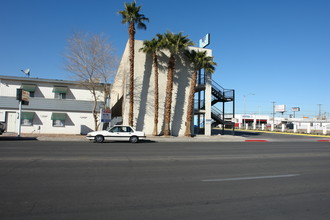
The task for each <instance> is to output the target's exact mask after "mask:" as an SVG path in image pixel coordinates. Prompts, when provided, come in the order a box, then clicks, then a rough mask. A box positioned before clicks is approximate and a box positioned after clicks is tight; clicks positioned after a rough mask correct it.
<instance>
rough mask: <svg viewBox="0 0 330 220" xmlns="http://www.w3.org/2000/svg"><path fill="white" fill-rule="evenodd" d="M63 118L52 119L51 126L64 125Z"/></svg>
mask: <svg viewBox="0 0 330 220" xmlns="http://www.w3.org/2000/svg"><path fill="white" fill-rule="evenodd" d="M64 126H65V120H53V127H64Z"/></svg>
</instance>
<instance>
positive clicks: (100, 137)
mask: <svg viewBox="0 0 330 220" xmlns="http://www.w3.org/2000/svg"><path fill="white" fill-rule="evenodd" d="M86 138H87V139H89V140H91V141H95V142H97V143H102V142H104V141H129V142H131V143H136V142H138V141H139V140H143V139H145V138H146V136H145V134H144V132H143V131H135V130H134V128H132V127H131V126H125V125H116V126H114V127H112V128H110V129H108V130H103V131H93V132H89V133H88V134H87V136H86Z"/></svg>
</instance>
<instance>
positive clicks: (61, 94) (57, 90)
mask: <svg viewBox="0 0 330 220" xmlns="http://www.w3.org/2000/svg"><path fill="white" fill-rule="evenodd" d="M67 92H68V87H64V86H54V88H53V93H54V98H55V99H66V93H67Z"/></svg>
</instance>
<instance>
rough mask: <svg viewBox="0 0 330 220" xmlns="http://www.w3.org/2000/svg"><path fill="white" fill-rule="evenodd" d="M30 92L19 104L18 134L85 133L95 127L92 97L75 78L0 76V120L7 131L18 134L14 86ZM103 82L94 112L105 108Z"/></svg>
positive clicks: (17, 102)
mask: <svg viewBox="0 0 330 220" xmlns="http://www.w3.org/2000/svg"><path fill="white" fill-rule="evenodd" d="M19 88H21V89H23V90H25V91H28V92H29V93H30V98H29V104H28V105H22V114H21V133H38V134H39V133H44V134H86V133H87V132H89V131H91V130H94V128H95V126H94V119H93V114H92V109H93V104H94V101H93V96H92V94H91V93H90V91H89V90H88V89H86V88H85V87H84V86H82V85H81V84H80V83H79V82H78V81H67V80H53V79H40V78H30V77H14V76H4V75H0V121H4V122H6V124H7V132H13V133H17V131H18V124H19V123H18V118H19V117H18V114H19V101H18V100H16V92H17V89H19ZM103 88H104V85H103V84H101V83H100V84H99V87H98V91H97V97H98V99H99V101H98V106H97V111H98V112H99V111H100V109H101V108H104V107H105V106H104V105H105V103H104V100H105V99H104V94H103Z"/></svg>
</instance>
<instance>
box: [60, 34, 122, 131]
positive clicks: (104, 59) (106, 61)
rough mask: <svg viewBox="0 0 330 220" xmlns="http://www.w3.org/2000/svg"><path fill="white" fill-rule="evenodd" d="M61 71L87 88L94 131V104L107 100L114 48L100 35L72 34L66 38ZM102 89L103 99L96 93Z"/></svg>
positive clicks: (97, 120) (96, 120)
mask: <svg viewBox="0 0 330 220" xmlns="http://www.w3.org/2000/svg"><path fill="white" fill-rule="evenodd" d="M64 56H65V58H66V64H65V69H66V70H67V71H69V72H70V73H72V75H73V77H74V78H75V79H76V80H78V81H80V82H81V84H82V85H83V86H84V87H85V88H87V89H88V90H89V91H90V92H91V94H92V96H93V100H94V104H93V109H92V113H93V118H94V123H95V130H98V127H99V117H98V115H99V114H98V112H97V105H98V103H99V102H101V101H103V102H104V103H106V101H107V99H108V98H109V97H110V84H109V83H110V81H111V80H112V79H113V78H114V75H115V71H116V69H117V66H118V57H117V56H116V55H115V52H114V47H113V46H112V45H111V44H110V43H108V42H107V39H106V38H105V37H104V35H102V34H88V33H73V35H72V37H70V38H69V39H68V47H67V50H66V52H65V55H64ZM100 90H103V97H104V99H103V100H102V97H100V94H99V93H98V91H100Z"/></svg>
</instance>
